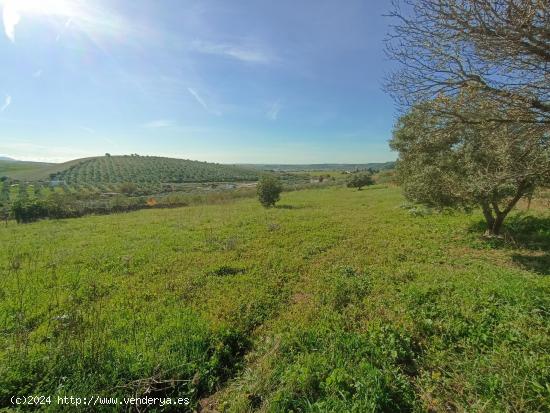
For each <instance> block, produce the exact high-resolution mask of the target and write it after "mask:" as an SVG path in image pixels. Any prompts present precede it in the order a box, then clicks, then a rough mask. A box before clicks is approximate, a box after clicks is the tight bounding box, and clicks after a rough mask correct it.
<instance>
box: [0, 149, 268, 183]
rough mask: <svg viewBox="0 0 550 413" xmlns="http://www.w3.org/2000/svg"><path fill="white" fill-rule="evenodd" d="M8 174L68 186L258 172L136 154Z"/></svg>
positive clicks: (215, 178)
mask: <svg viewBox="0 0 550 413" xmlns="http://www.w3.org/2000/svg"><path fill="white" fill-rule="evenodd" d="M7 175H8V176H10V177H12V178H14V179H22V180H29V181H46V180H58V181H64V182H65V183H67V184H68V185H82V184H114V183H121V182H133V183H136V184H158V183H180V182H228V181H253V180H256V179H257V178H258V172H257V171H254V170H251V169H247V168H243V167H237V166H230V165H220V164H214V163H207V162H199V161H191V160H185V159H175V158H164V157H157V156H138V155H123V156H100V157H93V158H84V159H75V160H73V161H70V162H65V163H62V164H45V165H43V166H42V167H37V168H34V169H32V170H29V171H24V172H16V173H11V174H10V173H8V174H7Z"/></svg>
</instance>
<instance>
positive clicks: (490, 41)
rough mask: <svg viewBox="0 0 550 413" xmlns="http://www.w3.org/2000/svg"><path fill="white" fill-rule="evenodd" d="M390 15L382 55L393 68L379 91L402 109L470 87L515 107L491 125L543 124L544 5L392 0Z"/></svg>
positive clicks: (535, 1)
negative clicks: (512, 123)
mask: <svg viewBox="0 0 550 413" xmlns="http://www.w3.org/2000/svg"><path fill="white" fill-rule="evenodd" d="M389 16H390V17H392V21H393V24H392V25H391V31H390V33H389V34H388V38H387V41H386V51H387V54H388V55H389V56H390V57H391V58H392V59H393V60H395V61H396V62H397V63H398V66H397V70H396V71H394V72H393V73H392V74H391V75H390V76H389V78H388V79H387V82H386V89H387V90H388V91H389V92H390V93H391V94H392V95H393V97H394V98H395V100H396V101H397V102H398V103H399V104H400V105H402V106H403V107H404V109H409V108H410V107H411V106H412V105H415V104H418V103H419V102H423V101H426V100H430V99H433V98H434V97H436V96H437V95H439V94H441V93H443V94H445V95H447V96H454V95H457V94H458V93H459V92H460V90H462V88H463V87H464V86H465V85H474V86H476V87H477V88H478V90H479V92H480V93H483V94H484V95H485V97H486V98H487V99H492V100H495V101H499V102H501V103H504V104H506V105H509V106H515V108H516V109H519V110H520V111H519V112H516V113H515V115H516V116H517V115H518V114H520V115H521V118H517V117H510V116H508V115H510V113H505V112H501V111H497V112H495V113H493V120H494V121H495V122H510V121H512V122H516V123H517V122H519V121H523V122H527V123H530V122H537V123H546V124H550V77H549V76H550V75H549V73H550V72H549V65H550V24H549V22H550V2H549V1H548V0H394V8H393V10H392V11H391V12H390V13H389ZM445 112H446V114H453V115H460V112H459V111H454V112H451V111H450V110H449V108H445ZM530 113H531V114H530ZM459 120H461V121H463V122H465V121H468V122H472V121H473V119H471V118H468V117H464V114H462V117H461V118H459Z"/></svg>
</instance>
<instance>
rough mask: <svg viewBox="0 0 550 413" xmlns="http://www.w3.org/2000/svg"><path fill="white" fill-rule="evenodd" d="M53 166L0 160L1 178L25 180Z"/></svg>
mask: <svg viewBox="0 0 550 413" xmlns="http://www.w3.org/2000/svg"><path fill="white" fill-rule="evenodd" d="M52 166H53V164H49V163H42V162H21V161H17V162H15V161H3V160H0V177H2V176H9V177H15V178H23V177H26V176H33V175H34V174H36V173H40V172H41V171H43V170H45V169H48V168H51V167H52Z"/></svg>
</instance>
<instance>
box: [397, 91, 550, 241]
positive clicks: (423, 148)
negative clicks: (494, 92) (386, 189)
mask: <svg viewBox="0 0 550 413" xmlns="http://www.w3.org/2000/svg"><path fill="white" fill-rule="evenodd" d="M464 108H467V112H468V114H470V115H471V116H472V117H473V118H475V119H476V120H477V121H476V122H475V123H464V122H462V121H461V120H460V119H459V118H457V117H456V116H454V115H452V114H450V115H447V116H446V115H444V114H443V113H445V112H449V113H453V112H455V111H456V112H457V113H460V112H464ZM517 111H518V108H517V107H516V106H515V105H505V104H502V103H501V102H499V101H494V100H488V99H487V98H486V95H485V94H484V93H483V91H479V89H477V88H475V87H466V88H463V89H462V91H461V92H460V93H459V94H458V95H457V96H455V97H448V96H440V97H438V98H436V99H434V100H433V101H430V102H424V103H422V104H419V105H417V106H415V107H413V109H412V110H411V111H410V112H409V113H408V114H406V115H404V116H403V117H402V118H400V119H399V121H398V123H397V125H396V128H395V130H394V134H393V138H392V140H391V142H390V146H391V148H392V149H394V150H396V151H398V152H399V159H398V164H397V171H398V176H399V179H400V181H401V183H402V184H403V187H404V192H405V195H406V197H407V198H409V199H410V200H413V201H416V202H421V203H424V204H427V205H429V206H435V207H439V208H442V207H465V208H471V207H473V206H476V205H477V206H480V207H481V208H482V210H483V213H484V216H485V219H486V221H487V227H488V231H489V232H491V233H493V234H498V233H499V232H500V229H501V226H502V223H503V221H504V219H505V217H506V215H507V214H508V213H509V212H510V211H511V210H512V208H513V207H514V206H515V205H516V203H517V202H518V200H519V199H521V198H522V197H523V196H526V195H528V194H529V193H532V191H533V190H534V188H536V187H537V186H539V185H548V184H550V135H549V134H548V131H547V129H546V128H545V126H544V125H542V124H539V123H525V122H505V123H503V122H499V121H496V120H494V117H495V116H497V115H500V114H503V115H504V116H507V117H509V118H510V119H513V118H517V117H518V116H520V117H521V118H522V119H524V118H525V119H527V118H528V117H529V116H531V117H534V116H536V115H534V114H533V113H532V112H531V111H529V110H528V109H523V113H521V114H518V113H517Z"/></svg>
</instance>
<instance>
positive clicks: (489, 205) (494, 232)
mask: <svg viewBox="0 0 550 413" xmlns="http://www.w3.org/2000/svg"><path fill="white" fill-rule="evenodd" d="M525 188H526V186H525V185H524V184H520V185H519V187H518V190H517V192H516V195H515V196H514V197H513V198H512V199H511V200H510V201H509V202H508V204H507V205H506V207H505V208H504V209H503V210H502V211H501V210H500V208H499V206H498V202H497V201H494V200H491V201H490V202H489V201H488V200H483V201H482V202H481V209H482V210H483V216H484V217H485V221H486V222H487V231H485V235H487V236H499V235H500V231H501V230H502V224H503V223H504V219H505V218H506V216H507V215H508V214H509V213H510V211H511V210H512V209H513V208H514V206H515V205H516V204H517V203H518V201H519V200H520V199H521V197H522V196H523V195H524V194H525Z"/></svg>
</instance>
